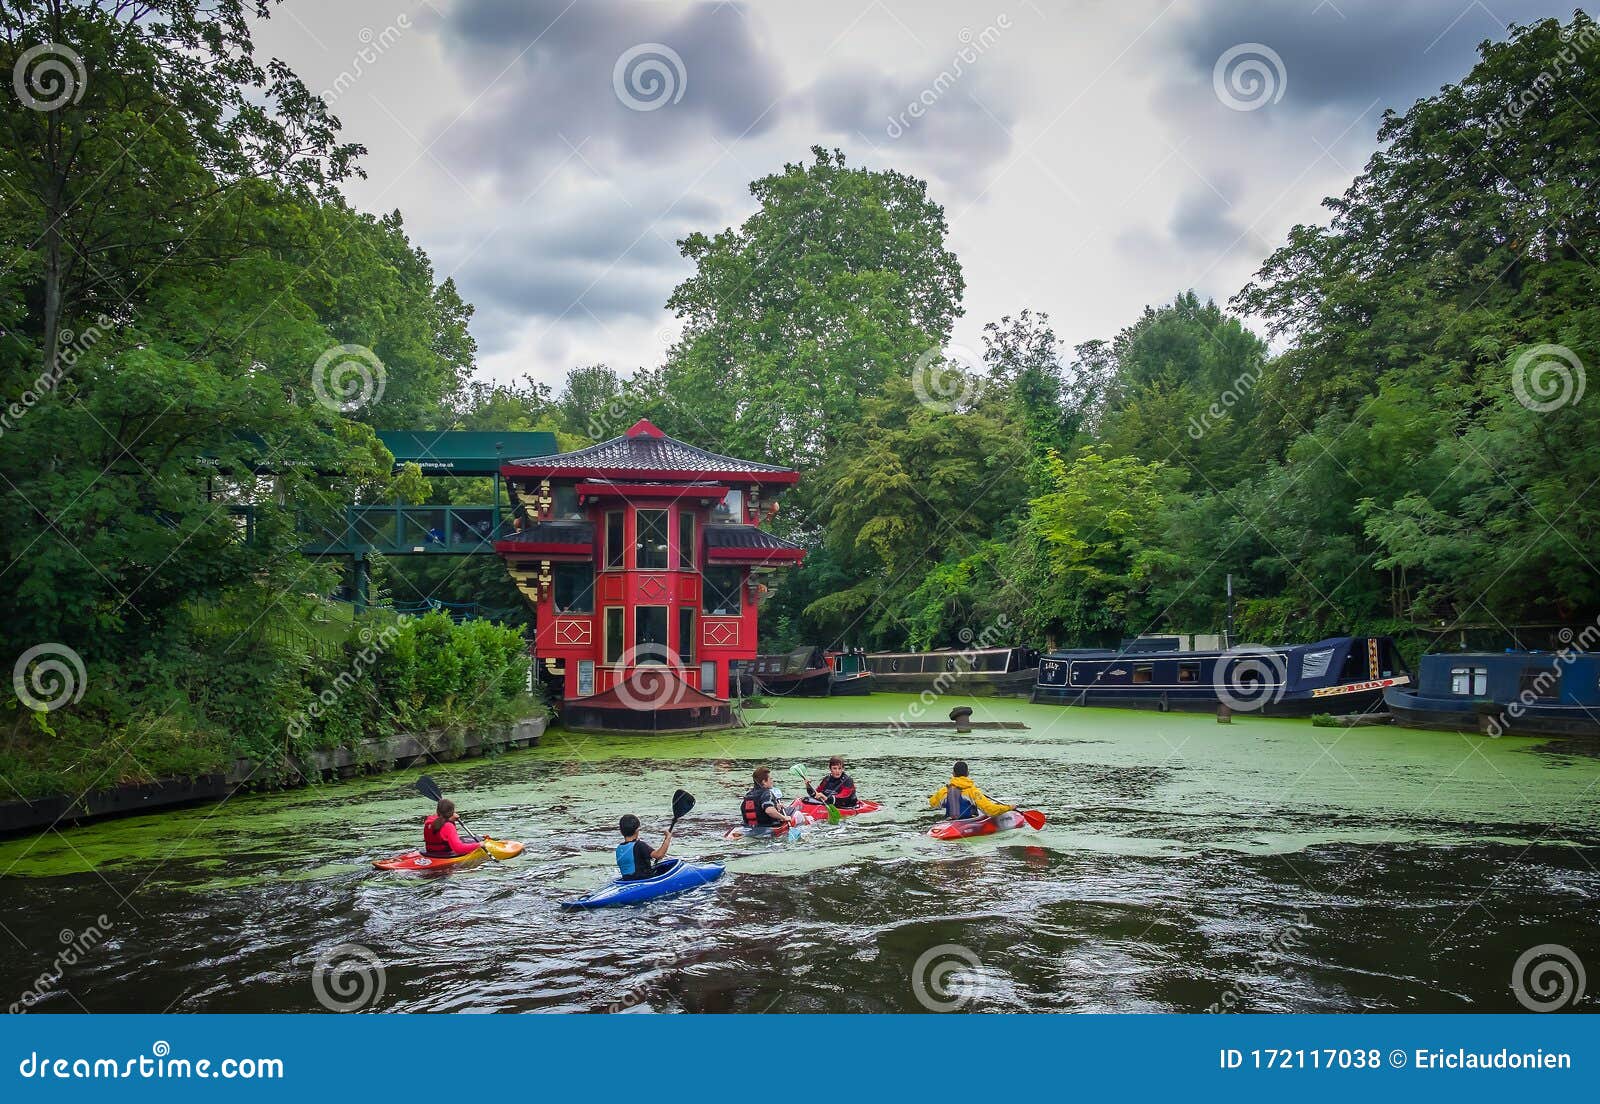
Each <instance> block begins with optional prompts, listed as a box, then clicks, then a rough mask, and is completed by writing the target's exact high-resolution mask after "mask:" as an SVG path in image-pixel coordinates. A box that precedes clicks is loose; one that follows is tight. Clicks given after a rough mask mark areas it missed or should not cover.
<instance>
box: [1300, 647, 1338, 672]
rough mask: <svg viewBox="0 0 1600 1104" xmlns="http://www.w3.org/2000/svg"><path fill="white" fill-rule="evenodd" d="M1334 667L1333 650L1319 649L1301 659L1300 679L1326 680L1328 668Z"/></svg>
mask: <svg viewBox="0 0 1600 1104" xmlns="http://www.w3.org/2000/svg"><path fill="white" fill-rule="evenodd" d="M1331 666H1333V649H1332V648H1318V649H1317V650H1316V651H1314V652H1307V653H1305V655H1303V656H1301V657H1300V677H1301V678H1303V679H1319V678H1325V677H1326V676H1327V674H1328V668H1329V667H1331Z"/></svg>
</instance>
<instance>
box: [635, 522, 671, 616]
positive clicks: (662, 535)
mask: <svg viewBox="0 0 1600 1104" xmlns="http://www.w3.org/2000/svg"><path fill="white" fill-rule="evenodd" d="M634 525H635V526H636V531H637V533H638V534H639V544H638V550H637V551H636V552H635V553H634V561H633V564H634V566H635V567H638V568H641V569H644V570H660V569H662V568H665V567H666V566H667V512H666V511H665V510H638V511H636V512H635V514H634ZM662 643H663V644H665V643H666V640H665V639H663V640H662Z"/></svg>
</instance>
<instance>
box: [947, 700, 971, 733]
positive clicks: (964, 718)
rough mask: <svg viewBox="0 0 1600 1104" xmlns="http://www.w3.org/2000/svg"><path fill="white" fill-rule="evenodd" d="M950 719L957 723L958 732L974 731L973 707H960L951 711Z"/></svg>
mask: <svg viewBox="0 0 1600 1104" xmlns="http://www.w3.org/2000/svg"><path fill="white" fill-rule="evenodd" d="M950 719H951V720H952V721H954V722H955V723H956V731H957V732H971V731H972V706H970V705H958V706H956V707H955V708H954V709H952V710H950Z"/></svg>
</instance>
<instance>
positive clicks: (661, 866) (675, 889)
mask: <svg viewBox="0 0 1600 1104" xmlns="http://www.w3.org/2000/svg"><path fill="white" fill-rule="evenodd" d="M720 877H722V867H720V866H718V865H717V864H716V863H697V862H690V861H689V860H688V859H663V860H661V862H660V863H658V864H657V865H656V874H655V876H654V877H651V878H636V879H634V880H633V881H631V882H630V881H625V880H624V879H622V878H616V879H614V880H612V881H610V882H607V883H606V884H605V885H603V886H601V887H600V888H599V889H597V890H595V891H594V892H593V893H590V894H587V895H586V896H583V897H579V898H578V899H577V900H574V901H562V902H561V907H562V908H569V909H589V908H607V907H609V906H611V905H636V904H638V903H639V902H641V901H650V900H654V899H655V898H657V897H670V896H671V895H672V894H674V893H685V892H687V891H688V890H691V889H698V888H699V887H701V886H703V885H709V884H710V883H712V882H714V881H716V880H717V879H718V878H720Z"/></svg>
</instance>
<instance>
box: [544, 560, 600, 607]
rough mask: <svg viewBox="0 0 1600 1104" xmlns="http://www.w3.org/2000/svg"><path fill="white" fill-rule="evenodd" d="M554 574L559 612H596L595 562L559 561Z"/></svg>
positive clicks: (556, 603) (555, 595) (555, 597)
mask: <svg viewBox="0 0 1600 1104" xmlns="http://www.w3.org/2000/svg"><path fill="white" fill-rule="evenodd" d="M554 574H555V586H554V590H555V594H554V602H555V610H556V612H557V613H593V612H594V565H593V564H587V563H558V564H556V566H555V572H554Z"/></svg>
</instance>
